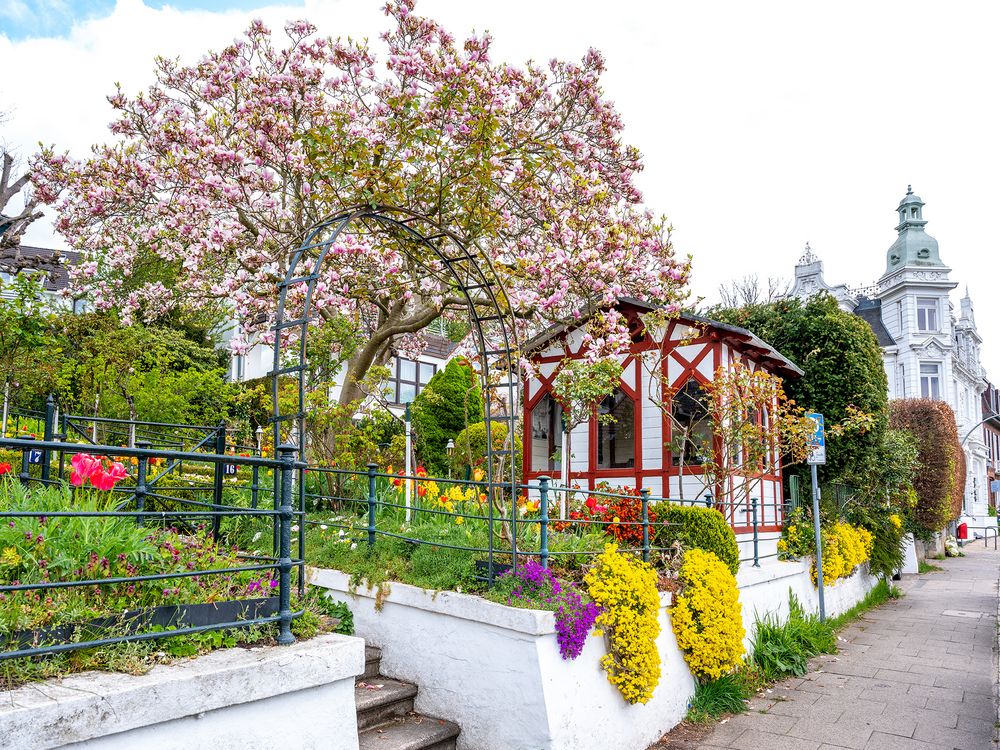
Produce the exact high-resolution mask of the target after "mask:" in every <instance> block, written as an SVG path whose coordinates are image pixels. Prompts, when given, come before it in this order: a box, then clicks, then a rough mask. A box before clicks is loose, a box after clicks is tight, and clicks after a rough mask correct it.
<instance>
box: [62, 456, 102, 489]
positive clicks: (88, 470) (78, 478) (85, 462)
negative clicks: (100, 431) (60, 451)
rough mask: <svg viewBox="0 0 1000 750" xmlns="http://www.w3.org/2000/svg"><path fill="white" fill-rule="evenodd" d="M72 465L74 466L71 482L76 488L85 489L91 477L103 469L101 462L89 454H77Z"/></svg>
mask: <svg viewBox="0 0 1000 750" xmlns="http://www.w3.org/2000/svg"><path fill="white" fill-rule="evenodd" d="M70 463H71V464H73V473H72V474H71V475H70V477H69V481H70V484H72V485H73V486H74V487H83V485H84V484H85V483H86V482H87V480H88V479H90V477H91V475H92V474H93V473H94V472H95V471H96V470H97V469H100V468H101V462H100V461H99V460H98V459H96V458H94V457H93V456H91V455H90V454H89V453H77V454H76V455H75V456H73V458H72V460H71V461H70Z"/></svg>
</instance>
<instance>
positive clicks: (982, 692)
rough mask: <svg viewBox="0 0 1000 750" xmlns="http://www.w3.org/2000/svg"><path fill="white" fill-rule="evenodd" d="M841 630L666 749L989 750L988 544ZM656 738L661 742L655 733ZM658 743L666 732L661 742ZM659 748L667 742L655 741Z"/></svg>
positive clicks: (993, 629)
mask: <svg viewBox="0 0 1000 750" xmlns="http://www.w3.org/2000/svg"><path fill="white" fill-rule="evenodd" d="M964 551H965V553H966V556H965V557H959V558H950V559H948V560H943V561H940V562H937V561H935V563H936V564H937V565H939V566H940V567H941V568H943V570H941V571H939V572H931V573H925V574H922V575H920V576H906V577H905V580H904V581H903V582H902V584H901V588H902V589H903V590H904V591H905V592H906V595H905V596H904V597H902V598H901V599H898V600H895V601H890V602H888V603H886V604H885V605H883V606H882V607H879V608H877V609H875V610H872V611H870V612H868V613H866V614H865V615H863V616H862V617H860V618H859V619H858V620H856V621H855V622H853V623H852V624H851V625H849V626H848V627H847V628H845V629H844V630H843V631H842V632H841V634H840V638H841V643H840V653H839V654H837V655H835V656H822V657H818V658H817V659H815V660H814V661H813V662H812V663H811V667H812V669H811V671H810V672H809V674H807V675H806V676H805V677H804V678H802V679H794V678H793V679H789V680H785V681H783V682H781V683H778V684H777V685H775V686H774V687H773V688H772V689H771V690H770V691H768V692H767V693H765V694H764V695H762V696H760V697H758V698H755V699H754V700H753V701H752V703H751V706H750V708H749V710H748V711H747V712H746V713H744V714H741V715H739V716H734V717H732V718H730V719H729V720H728V721H727V722H725V723H724V724H719V725H716V726H715V727H714V728H713V729H712V730H711V731H710V732H709V733H708V734H706V735H704V736H702V737H699V738H697V739H695V738H691V739H692V740H694V743H693V744H688V743H687V742H683V741H682V744H679V745H676V746H675V747H690V748H694V747H698V748H706V750H709V749H716V748H730V749H745V750H763V749H764V748H767V750H837V749H838V748H852V749H856V750H941V749H944V750H953V749H960V750H981V749H982V748H990V747H997V738H996V734H997V727H998V721H997V719H998V716H997V707H996V704H995V689H996V687H995V686H996V682H997V677H996V668H997V652H996V651H995V647H996V645H997V607H998V599H997V578H998V573H1000V552H994V551H993V544H992V542H991V543H990V545H989V548H988V549H984V548H983V543H982V542H978V543H974V544H971V545H969V546H968V547H967V548H965V550H964ZM665 739H666V738H665ZM668 741H669V740H668ZM655 747H656V748H658V749H659V748H669V747H671V745H670V744H662V745H656V746H655Z"/></svg>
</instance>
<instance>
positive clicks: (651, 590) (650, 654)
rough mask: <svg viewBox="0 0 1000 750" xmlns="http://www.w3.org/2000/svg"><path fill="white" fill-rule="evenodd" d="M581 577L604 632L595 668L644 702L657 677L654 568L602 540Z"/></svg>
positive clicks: (657, 602) (631, 698)
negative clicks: (598, 664)
mask: <svg viewBox="0 0 1000 750" xmlns="http://www.w3.org/2000/svg"><path fill="white" fill-rule="evenodd" d="M584 582H585V584H586V586H587V591H588V593H589V594H590V596H591V598H592V599H593V600H594V602H595V603H596V604H597V606H599V607H600V608H601V610H602V611H601V614H600V615H599V616H598V618H597V627H599V628H601V629H603V630H604V632H605V634H606V635H607V642H608V653H607V654H605V655H604V656H603V657H602V658H601V667H602V668H603V669H604V671H605V672H607V674H608V682H610V683H611V684H612V685H614V686H615V687H616V688H618V692H619V693H621V695H622V697H623V698H624V699H625V700H626V701H628V702H629V703H646V702H647V701H648V700H649V699H650V698H652V697H653V690H654V689H655V688H656V686H657V685H658V684H659V682H660V652H659V650H658V649H657V647H656V638H657V636H658V635H659V634H660V621H659V610H660V595H659V592H658V591H657V589H656V572H655V571H654V570H653V569H652V568H651V567H650V566H649V565H648V564H646V563H643V562H639V561H637V560H635V559H634V558H632V557H628V556H626V555H623V554H622V553H620V552H619V551H618V545H616V544H608V545H607V546H606V547H605V548H604V552H603V553H601V555H599V556H598V557H597V559H596V560H595V562H594V566H593V567H592V568H591V569H590V571H588V573H587V576H586V578H585V579H584Z"/></svg>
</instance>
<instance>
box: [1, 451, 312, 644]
mask: <svg viewBox="0 0 1000 750" xmlns="http://www.w3.org/2000/svg"><path fill="white" fill-rule="evenodd" d="M0 448H5V449H8V450H14V451H20V452H21V468H20V471H19V473H18V475H17V477H16V479H15V480H13V481H19V482H20V483H22V484H23V485H24V486H25V487H26V488H27V489H28V498H29V500H30V498H31V494H32V493H31V490H32V488H36V487H39V486H46V485H48V486H52V485H60V484H62V483H63V481H64V475H63V473H62V470H61V469H59V473H58V475H57V477H56V478H51V476H50V474H49V471H47V470H51V469H53V468H54V466H53V464H57V465H58V466H59V467H62V466H63V465H64V461H63V459H64V457H65V456H68V455H73V454H77V453H88V454H94V455H100V456H105V457H113V458H124V459H130V458H135V459H136V470H135V474H134V485H133V486H128V487H125V486H121V485H119V486H116V487H115V488H114V489H113V490H112V492H114V493H115V494H116V495H120V496H121V502H119V503H117V504H116V505H115V507H114V509H113V510H106V511H77V510H69V511H53V510H51V509H45V508H35V509H31V508H29V509H27V510H25V509H19V510H11V509H9V508H8V507H0V519H2V522H3V523H12V524H13V523H15V522H16V519H20V518H37V519H59V518H62V517H74V516H75V517H89V518H101V519H108V520H109V521H113V520H114V519H121V518H125V519H130V520H132V521H133V522H134V523H136V524H141V525H150V526H152V525H155V524H159V525H166V524H168V523H171V524H173V523H182V524H188V525H190V524H193V523H195V522H197V521H204V520H205V519H209V520H211V521H212V529H213V534H212V539H213V540H215V541H216V542H217V541H218V539H219V531H220V523H221V521H222V519H224V518H237V517H241V516H242V517H247V518H256V517H270V518H272V519H273V528H274V544H273V546H274V553H273V554H272V555H270V556H262V555H250V554H243V553H241V554H239V556H238V559H239V560H240V561H241V563H245V564H240V565H236V566H227V567H221V568H212V567H202V568H199V569H194V570H182V571H170V572H167V573H152V574H147V575H135V576H115V577H86V576H82V577H75V578H73V579H70V580H54V581H53V580H43V581H40V582H35V583H21V582H18V581H6V580H0V594H2V595H9V594H15V593H16V592H31V591H37V592H45V591H48V590H55V589H70V588H82V587H90V586H97V587H101V586H107V585H114V584H132V583H139V582H149V581H164V582H169V581H170V580H172V579H181V578H197V577H199V576H219V575H227V576H233V575H237V574H240V573H263V572H268V571H270V572H271V575H272V576H276V578H277V587H276V588H277V597H276V598H277V600H278V602H277V612H276V614H273V615H267V616H255V617H248V618H246V619H238V620H233V621H227V622H219V623H213V624H208V625H198V626H188V627H178V628H176V629H173V630H162V631H156V632H141V633H134V632H133V633H128V634H125V635H114V636H109V637H103V638H91V639H85V640H80V641H78V642H65V643H58V642H51V643H43V644H40V645H34V644H33V645H32V646H31V647H18V643H17V640H16V639H15V640H14V641H13V642H12V641H11V640H10V638H8V639H7V640H6V641H4V642H0V660H5V659H13V658H17V657H23V656H35V655H41V654H54V653H60V652H64V651H70V650H74V649H82V648H93V647H98V646H105V645H109V644H113V643H126V642H133V641H145V640H151V639H156V638H165V637H174V636H181V635H189V634H194V633H200V632H205V631H210V630H222V629H230V628H246V627H251V626H255V625H265V624H269V623H276V624H277V626H278V643H280V644H289V643H292V642H294V640H295V637H294V636H293V635H292V632H291V623H292V621H293V620H294V619H296V618H298V617H300V616H301V615H302V610H298V611H293V610H292V609H291V599H292V586H293V581H292V576H293V573H297V578H298V586H299V592H300V594H301V593H302V592H304V586H305V578H304V573H305V568H304V565H305V561H304V558H303V556H302V555H299V556H297V557H295V558H293V557H292V547H291V541H292V540H291V534H292V525H293V522H295V521H296V520H297V521H298V522H299V523H303V522H304V519H305V513H304V508H301V507H300V508H295V507H293V494H292V492H293V486H294V481H295V476H296V474H297V473H298V471H299V470H300V469H301V468H303V467H302V465H301V464H300V463H298V462H297V461H296V453H297V451H298V449H297V447H295V446H293V445H282V446H280V447H279V448H278V457H277V458H276V459H271V458H262V457H257V456H233V455H226V454H218V453H200V452H194V451H171V450H163V449H153V448H150V447H148V446H137V447H135V448H123V447H119V446H112V445H91V444H83V443H67V442H57V441H51V440H50V441H45V440H42V441H39V440H29V439H10V438H0ZM38 452H41V453H42V454H43V455H44V456H45V462H44V463H43V464H42V466H41V467H40V469H39V471H38V472H37V476H36V475H35V474H33V473H32V472H33V466H37V465H38V462H37V461H32V458H33V455H32V454H33V453H35V454H37V453H38ZM54 456H58V459H55V458H54ZM151 459H159V460H161V461H163V462H165V463H167V464H168V466H170V465H173V464H174V463H176V462H180V461H186V462H191V463H192V464H207V465H209V466H211V467H214V468H218V467H220V466H222V465H235V466H237V467H248V468H249V469H250V470H251V476H252V484H251V485H250V486H249V487H233V489H236V490H237V491H238V492H239V491H243V490H246V491H248V492H249V498H250V500H249V503H248V504H247V505H246V506H244V505H235V504H226V503H224V502H222V498H221V496H219V493H218V490H217V487H215V486H213V487H210V488H205V489H208V490H210V491H212V492H213V497H212V498H211V499H212V502H202V501H199V500H192V499H189V498H183V497H177V496H172V495H169V494H165V493H163V492H158V491H157V490H158V489H163V488H158V487H157V486H156V481H157V480H158V479H159V478H160V477H162V476H164V475H165V474H166V471H164V472H161V473H160V474H159V475H157V476H156V477H153V478H150V476H149V468H150V467H149V463H150V460H151ZM261 470H264V471H265V472H270V473H271V474H272V476H273V477H274V480H275V481H274V482H273V483H272V485H271V486H270V487H267V486H265V485H263V484H262V483H261V482H260V472H261ZM217 473H218V472H217ZM0 481H12V480H11V479H9V478H7V479H0ZM172 489H178V490H182V491H188V490H191V489H199V488H187V487H174V488H172ZM268 495H270V496H271V497H272V498H273V504H272V507H270V508H263V507H260V506H261V499H262V497H266V496H268ZM151 498H161V499H163V500H169V501H170V502H171V503H172V504H176V505H177V506H179V508H172V509H170V510H149V509H148V507H147V502H148V501H149V500H150V499H151ZM199 603H200V602H197V601H191V602H185V603H184V605H183V606H186V605H189V604H199ZM68 625H80V623H68ZM12 643H13V646H14V648H7V649H6V650H2V649H4V648H5V646H8V647H9V646H10V645H11V644H12Z"/></svg>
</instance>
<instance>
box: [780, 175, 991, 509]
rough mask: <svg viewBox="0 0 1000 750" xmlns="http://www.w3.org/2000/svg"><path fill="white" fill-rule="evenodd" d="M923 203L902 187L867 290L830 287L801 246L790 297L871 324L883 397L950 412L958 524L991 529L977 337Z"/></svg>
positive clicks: (983, 386)
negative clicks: (960, 454)
mask: <svg viewBox="0 0 1000 750" xmlns="http://www.w3.org/2000/svg"><path fill="white" fill-rule="evenodd" d="M924 205H925V204H924V202H923V201H922V200H921V199H920V197H919V196H917V195H914V193H913V190H912V189H909V188H908V189H907V192H906V195H905V196H903V199H902V200H901V201H900V203H899V206H898V207H897V208H896V211H897V214H898V217H899V221H898V223H897V225H896V233H897V234H896V241H895V242H894V243H893V244H892V246H891V247H890V248H889V249H888V251H887V252H886V265H885V272H884V273H883V274H882V276H881V277H880V278H879V279H878V281H877V282H875V284H873V285H871V286H869V287H858V288H852V287H848V286H846V285H840V286H831V285H829V284H828V283H827V282H826V281H825V279H824V278H823V263H822V261H821V260H819V258H818V257H817V256H816V255H815V253H813V252H812V250H811V249H810V248H809V247H808V246H807V247H806V253H805V254H804V255H803V256H802V258H800V259H799V263H798V265H797V266H796V268H795V281H794V284H793V286H792V290H791V292H790V296H795V297H801V298H805V297H809V296H811V295H813V294H817V293H819V292H821V291H825V292H828V293H830V294H832V295H833V296H834V297H835V298H836V299H837V301H838V303H839V304H840V306H841V307H842V308H843V309H845V310H847V311H849V312H852V313H855V314H856V315H858V316H860V317H862V318H864V319H865V320H866V321H867V322H868V323H869V324H870V325H871V327H872V330H873V331H874V332H875V336H876V338H877V339H878V342H879V345H880V346H881V347H882V360H883V364H884V366H885V374H886V377H887V379H888V382H889V398H890V399H899V398H931V399H940V400H942V401H945V402H946V403H948V404H949V405H950V406H951V408H952V409H953V410H954V411H955V420H956V422H957V425H958V435H959V439H960V440H962V441H963V443H962V447H963V449H964V450H965V456H966V485H965V500H964V504H963V513H962V519H961V520H962V521H963V522H965V523H968V524H969V526H970V527H973V528H976V527H984V526H987V525H991V524H990V519H989V518H988V515H987V508H988V507H989V502H990V485H989V480H988V472H987V466H988V460H989V453H988V448H987V443H986V439H985V438H986V435H985V433H984V431H983V429H980V428H979V425H980V422H981V420H982V419H983V415H982V403H983V394H984V392H985V390H986V379H985V373H984V372H983V368H982V364H981V361H980V350H981V347H982V344H983V340H982V337H981V336H980V335H979V332H978V330H977V328H976V319H975V314H974V311H973V307H972V300H971V299H970V297H969V294H968V291H966V293H965V295H964V296H963V297H962V299H961V301H960V303H959V307H958V310H957V311H956V309H955V307H954V305H953V304H952V302H951V292H952V290H954V289H955V288H957V287H958V283H957V282H956V281H953V280H952V279H951V278H950V273H951V269H950V268H948V267H947V266H946V265H945V264H944V262H943V261H942V260H941V255H940V252H939V248H938V242H937V240H936V239H934V238H933V237H932V236H930V235H929V234H927V232H926V229H925V227H926V225H927V220H926V219H925V218H924V216H923V209H924Z"/></svg>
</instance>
